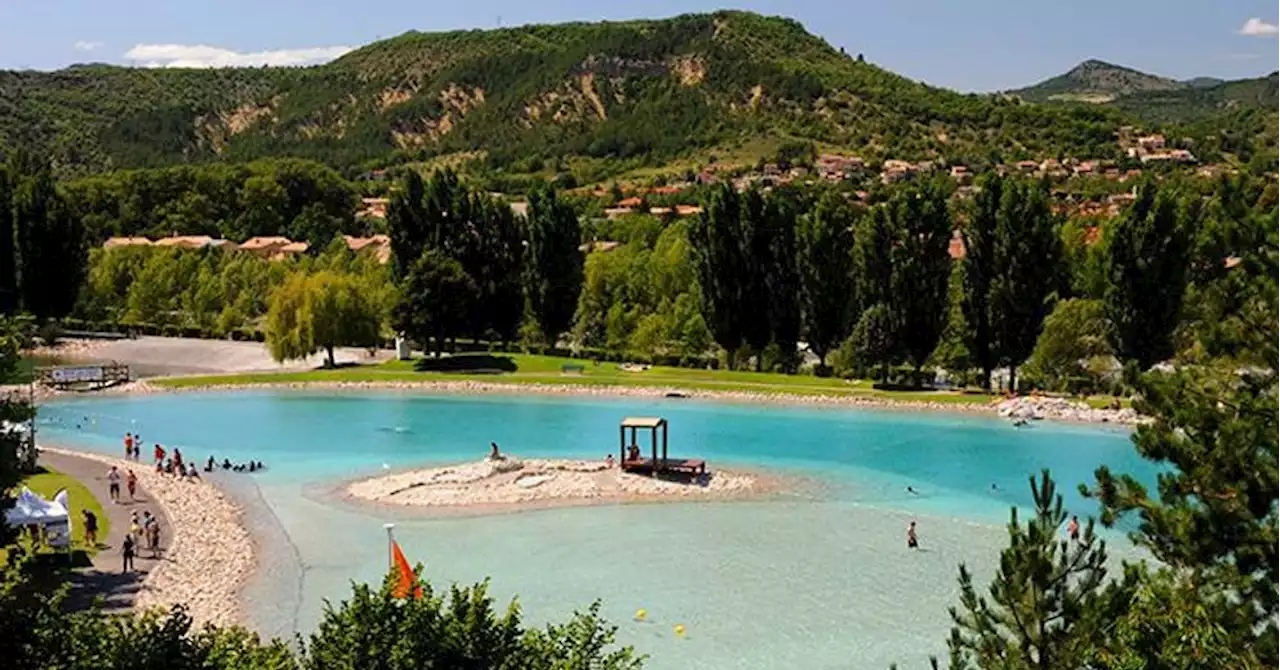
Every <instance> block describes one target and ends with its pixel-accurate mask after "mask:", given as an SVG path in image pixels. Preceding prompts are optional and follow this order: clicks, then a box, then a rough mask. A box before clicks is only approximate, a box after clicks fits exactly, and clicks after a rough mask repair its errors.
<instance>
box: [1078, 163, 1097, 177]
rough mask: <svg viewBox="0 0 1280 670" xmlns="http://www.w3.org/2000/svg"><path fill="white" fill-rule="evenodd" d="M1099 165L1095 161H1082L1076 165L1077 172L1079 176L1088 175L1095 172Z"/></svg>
mask: <svg viewBox="0 0 1280 670" xmlns="http://www.w3.org/2000/svg"><path fill="white" fill-rule="evenodd" d="M1097 167H1098V165H1097V163H1095V162H1094V161H1080V162H1079V163H1077V164H1076V166H1075V172H1076V175H1078V176H1088V175H1092V174H1094V172H1095V171H1096V170H1097Z"/></svg>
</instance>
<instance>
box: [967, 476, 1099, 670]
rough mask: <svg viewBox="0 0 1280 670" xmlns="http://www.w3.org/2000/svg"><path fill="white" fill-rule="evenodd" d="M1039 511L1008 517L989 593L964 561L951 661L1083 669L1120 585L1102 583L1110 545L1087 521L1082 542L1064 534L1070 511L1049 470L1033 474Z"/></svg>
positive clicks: (970, 665) (1013, 513) (1014, 512)
mask: <svg viewBox="0 0 1280 670" xmlns="http://www.w3.org/2000/svg"><path fill="white" fill-rule="evenodd" d="M1030 484H1031V493H1032V497H1033V499H1034V500H1035V506H1036V512H1035V516H1034V517H1033V518H1031V519H1029V520H1028V521H1027V523H1026V526H1025V527H1023V526H1022V525H1021V524H1019V522H1018V510H1017V508H1016V507H1015V508H1013V510H1012V511H1011V512H1010V521H1009V547H1008V548H1007V549H1005V550H1004V551H1002V552H1000V568H999V570H998V571H997V572H996V575H995V579H994V580H993V581H992V582H991V585H990V587H988V589H987V592H988V596H989V600H988V598H984V597H982V596H980V595H979V594H978V589H977V587H975V586H974V584H973V577H972V575H971V574H970V573H969V571H968V569H967V568H966V567H965V566H964V565H963V564H961V566H960V607H959V608H956V607H953V608H951V619H952V621H953V622H954V624H955V625H954V626H953V627H952V629H951V638H950V640H949V641H948V648H949V651H950V663H949V667H950V668H952V669H953V670H962V669H964V668H1009V669H1015V668H1016V669H1022V668H1026V669H1027V670H1030V669H1032V668H1038V669H1044V670H1050V669H1052V670H1069V669H1073V668H1079V667H1084V666H1083V664H1082V659H1084V658H1086V657H1087V654H1088V653H1089V650H1090V647H1091V645H1092V644H1094V643H1095V642H1096V638H1098V637H1099V636H1100V635H1101V634H1102V632H1103V631H1104V630H1105V628H1106V625H1107V624H1108V623H1109V617H1107V616H1106V614H1107V613H1108V612H1109V611H1110V610H1112V609H1114V607H1115V603H1116V602H1119V601H1122V600H1123V597H1122V596H1121V593H1120V591H1121V589H1122V587H1119V586H1117V587H1112V588H1110V589H1104V588H1103V584H1104V581H1105V578H1106V574H1107V571H1106V567H1105V563H1106V543H1105V542H1103V541H1101V540H1098V539H1097V538H1095V537H1094V534H1093V520H1092V519H1089V520H1088V522H1087V524H1086V525H1085V528H1084V532H1083V533H1082V534H1081V537H1080V541H1079V542H1074V541H1070V540H1067V539H1059V538H1060V537H1061V535H1060V534H1061V533H1062V527H1063V524H1064V523H1065V522H1066V521H1067V513H1066V511H1065V510H1063V508H1062V496H1061V495H1057V493H1056V487H1055V486H1054V482H1053V480H1052V479H1051V478H1050V477H1049V472H1048V471H1047V470H1045V471H1044V472H1042V473H1041V476H1040V482H1039V484H1037V483H1036V478H1035V477H1031V478H1030Z"/></svg>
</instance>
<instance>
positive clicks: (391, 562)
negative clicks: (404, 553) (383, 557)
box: [382, 523, 396, 570]
mask: <svg viewBox="0 0 1280 670" xmlns="http://www.w3.org/2000/svg"><path fill="white" fill-rule="evenodd" d="M382 527H383V528H385V529H386V530H387V569H388V570H390V569H391V568H394V567H395V565H396V559H395V556H394V554H393V552H392V550H391V547H392V545H394V544H395V538H394V537H392V535H391V532H392V531H393V530H395V528H396V525H395V524H394V523H384V524H382Z"/></svg>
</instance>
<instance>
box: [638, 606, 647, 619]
mask: <svg viewBox="0 0 1280 670" xmlns="http://www.w3.org/2000/svg"><path fill="white" fill-rule="evenodd" d="M648 617H649V613H648V612H646V611H644V608H643V607H641V608H640V609H638V610H636V621H644V620H645V619H647V618H648Z"/></svg>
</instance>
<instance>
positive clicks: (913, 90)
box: [0, 11, 1130, 176]
mask: <svg viewBox="0 0 1280 670" xmlns="http://www.w3.org/2000/svg"><path fill="white" fill-rule="evenodd" d="M1102 65H1106V64H1102ZM1095 69H1096V67H1095ZM1126 114H1127V113H1125V112H1120V111H1117V110H1115V109H1110V108H1099V107H1089V106H1063V105H1036V104H1026V103H1023V102H1020V101H1018V100H1016V99H1012V98H1010V97H1008V96H998V95H997V96H992V95H976V94H962V93H958V92H955V91H950V90H946V89H942V88H937V87H933V86H929V85H926V84H923V83H921V82H917V81H913V80H911V79H908V78H906V77H903V76H900V75H898V74H896V73H893V72H891V71H889V70H886V69H884V68H881V67H878V66H876V65H874V64H872V63H869V62H866V61H864V60H863V59H862V58H861V56H857V57H855V56H851V55H849V54H846V53H844V52H843V51H842V50H839V49H836V48H835V47H833V46H831V45H830V44H829V43H827V42H826V41H825V40H823V39H822V38H820V37H818V36H816V35H813V34H811V33H809V32H808V31H807V30H805V28H804V26H803V25H801V24H800V23H799V22H797V21H795V20H792V19H788V18H783V17H769V16H762V15H759V14H754V13H750V12H742V11H720V12H715V13H710V14H685V15H681V16H676V17H672V18H667V19H656V20H649V19H637V20H631V21H615V22H604V23H587V22H575V23H562V24H549V25H532V26H521V27H513V28H502V29H497V30H462V31H448V32H417V31H409V32H406V33H403V34H401V35H399V36H396V37H393V38H389V39H386V40H380V41H377V42H373V43H371V44H368V45H365V46H363V47H360V48H358V49H355V50H353V51H351V52H349V53H347V54H345V55H343V56H342V57H340V58H338V59H336V60H334V61H332V62H329V63H326V64H324V65H317V66H310V67H295V68H228V69H217V70H192V69H139V68H128V67H120V66H104V65H95V64H88V65H77V66H76V67H75V68H72V69H66V70H59V71H56V72H31V71H0V147H3V146H6V145H7V146H10V147H16V146H23V147H27V148H30V149H32V150H35V151H38V152H40V153H41V154H44V155H47V156H49V157H50V159H51V160H52V161H53V162H54V163H55V166H56V167H57V168H58V169H59V170H60V172H62V173H64V174H83V173H88V172H95V171H102V170H110V169H117V168H134V167H159V166H165V165H173V164H180V163H193V162H212V161H229V162H239V161H247V160H253V159H257V158H262V157H269V156H293V157H299V158H311V159H315V160H320V161H323V162H325V163H328V164H331V165H336V166H343V167H351V168H353V169H354V168H356V167H357V166H364V167H365V168H367V167H370V166H377V165H385V164H388V163H391V162H397V161H399V162H404V161H420V160H428V159H430V158H432V157H436V156H445V155H451V154H460V153H469V154H476V155H480V156H482V157H483V159H484V160H485V161H486V165H487V166H488V168H490V169H493V170H497V171H510V172H524V173H528V172H535V171H538V169H540V168H541V166H544V165H548V164H555V165H557V166H559V165H561V164H563V163H565V162H566V161H571V160H581V161H588V162H589V161H596V162H597V163H598V162H601V161H604V162H608V163H611V164H626V165H631V166H632V167H640V166H645V165H660V164H663V163H664V162H665V161H669V160H671V159H672V158H673V157H676V156H687V155H689V154H690V153H691V152H695V151H696V152H702V155H704V156H705V155H706V154H707V153H716V152H719V151H721V150H734V148H735V147H743V146H756V145H759V146H777V145H779V144H785V143H795V142H805V143H814V144H818V145H821V146H824V147H832V148H836V149H842V150H852V151H856V152H858V153H859V154H861V155H863V156H864V157H865V158H867V159H868V160H871V161H877V160H885V159H888V158H904V159H908V160H916V161H918V160H940V161H944V162H945V161H957V162H973V161H992V160H996V159H1000V160H1003V159H1004V158H1006V157H1007V158H1008V159H1010V160H1020V159H1023V158H1036V157H1057V156H1064V155H1078V156H1091V157H1107V156H1108V155H1113V154H1114V152H1115V151H1116V148H1115V142H1114V136H1115V131H1116V129H1117V128H1119V127H1120V126H1122V125H1124V124H1126V123H1129V122H1130V118H1128V117H1127V116H1126ZM557 169H563V168H559V167H558V168H557ZM596 176H600V175H596Z"/></svg>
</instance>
